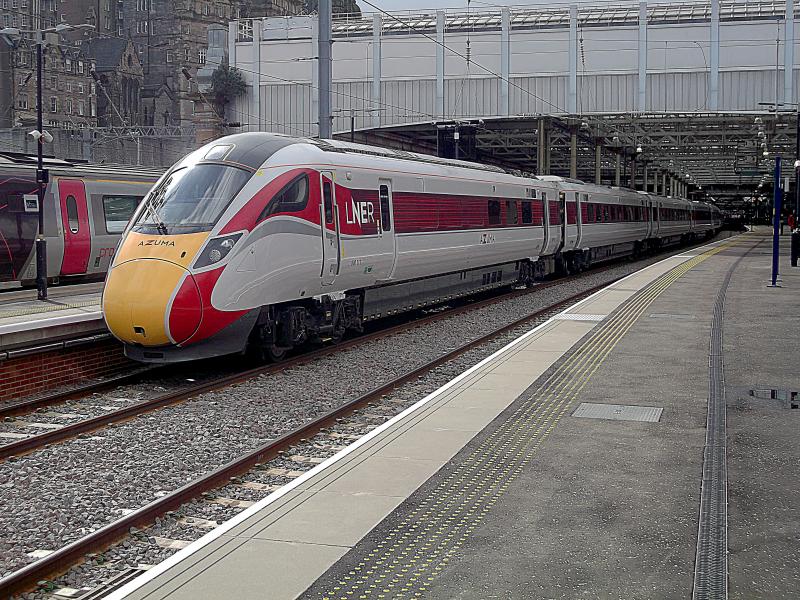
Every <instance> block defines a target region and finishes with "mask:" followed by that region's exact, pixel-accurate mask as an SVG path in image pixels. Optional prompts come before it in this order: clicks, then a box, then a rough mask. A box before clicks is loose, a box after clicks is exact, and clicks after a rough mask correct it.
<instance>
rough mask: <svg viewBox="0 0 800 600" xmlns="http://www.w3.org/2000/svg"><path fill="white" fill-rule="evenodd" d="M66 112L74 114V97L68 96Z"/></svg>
mask: <svg viewBox="0 0 800 600" xmlns="http://www.w3.org/2000/svg"><path fill="white" fill-rule="evenodd" d="M64 112H65V113H66V114H68V115H71V114H72V98H67V102H66V104H65V106H64Z"/></svg>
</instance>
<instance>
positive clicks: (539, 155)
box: [536, 117, 550, 175]
mask: <svg viewBox="0 0 800 600" xmlns="http://www.w3.org/2000/svg"><path fill="white" fill-rule="evenodd" d="M536 174H537V175H549V174H550V123H549V122H548V120H547V119H546V118H544V117H542V118H541V119H539V124H538V125H537V127H536Z"/></svg>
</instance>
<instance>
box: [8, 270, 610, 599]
mask: <svg viewBox="0 0 800 600" xmlns="http://www.w3.org/2000/svg"><path fill="white" fill-rule="evenodd" d="M619 279H621V277H617V278H614V279H612V280H610V281H607V282H605V283H602V284H600V285H597V286H594V287H592V288H590V289H588V290H584V291H582V292H579V293H577V294H573V295H572V296H570V297H568V298H565V299H563V300H560V301H558V302H556V303H553V304H551V305H549V306H547V307H545V308H543V309H540V310H537V311H535V312H533V313H530V314H528V315H526V316H524V317H521V318H519V319H516V320H515V321H513V322H511V323H508V324H506V325H503V326H502V327H499V328H497V329H495V330H494V331H491V332H489V333H487V334H484V335H481V336H479V337H477V338H475V339H473V340H472V341H469V342H467V343H465V344H463V345H462V346H460V347H458V348H455V349H453V350H451V351H449V352H446V353H445V354H442V355H441V356H439V357H437V358H435V359H433V360H431V361H429V362H427V363H426V364H424V365H421V366H419V367H416V368H414V369H411V370H409V371H407V372H406V373H404V374H402V375H400V376H398V377H396V378H394V379H392V380H391V381H389V382H386V383H384V384H382V385H380V386H378V387H377V388H375V389H373V390H371V391H369V392H367V393H366V394H363V395H362V396H359V397H358V398H354V399H352V400H350V401H348V402H345V403H344V404H342V405H340V406H338V407H336V408H334V409H332V410H330V411H328V412H326V413H325V414H323V415H321V416H319V417H317V418H315V419H312V420H311V421H309V422H308V423H306V424H304V425H301V426H300V427H298V428H296V429H294V430H292V431H289V432H287V433H285V434H284V435H282V436H280V437H278V438H276V439H274V440H270V441H269V442H267V443H265V444H264V445H262V446H260V447H258V448H256V449H255V450H253V451H251V452H249V453H247V454H244V455H242V456H240V457H239V458H237V459H234V460H232V461H230V462H228V463H227V464H225V465H222V466H221V467H218V468H217V469H215V470H214V471H212V472H210V473H208V474H206V475H204V476H202V477H199V478H198V479H195V480H194V481H191V482H189V483H187V484H186V485H184V486H183V487H181V488H179V489H177V490H175V491H173V492H171V493H169V494H167V495H166V496H163V497H162V498H159V499H157V500H154V501H153V502H151V503H150V504H148V505H146V506H144V507H142V508H140V509H138V510H136V511H134V512H132V513H130V514H129V515H126V516H125V517H122V518H120V519H118V520H116V521H114V522H113V523H109V524H108V525H106V526H105V527H102V528H101V529H98V530H97V531H95V532H93V533H90V534H89V535H87V536H85V537H83V538H81V539H79V540H76V541H74V542H72V543H71V544H68V545H67V546H64V547H63V548H61V549H59V550H56V551H55V552H53V553H52V554H49V555H48V556H45V557H44V558H41V559H39V560H38V561H36V562H34V563H31V564H29V565H27V566H25V567H23V568H22V569H19V570H18V571H16V572H14V573H12V574H11V575H8V576H6V577H5V578H3V579H0V597H3V598H4V597H8V596H11V595H12V594H15V593H21V592H25V591H28V590H30V589H31V588H33V587H34V586H35V585H36V584H37V583H38V582H40V581H42V580H47V579H48V578H52V577H54V576H57V575H59V574H61V573H63V572H65V571H66V570H68V569H69V568H71V567H72V566H74V565H75V564H78V563H80V562H82V560H83V558H84V557H85V556H86V555H87V554H89V553H97V552H101V551H103V550H104V549H106V548H108V547H109V546H110V545H112V544H113V543H114V542H116V541H118V540H120V539H122V538H124V537H125V536H126V535H128V533H129V531H130V529H131V528H132V527H133V528H137V529H141V528H142V527H144V526H147V525H149V524H151V523H153V522H154V521H155V519H156V518H157V517H160V516H162V515H164V514H165V513H167V512H169V511H172V510H176V509H177V508H179V507H180V506H181V505H183V504H185V503H187V502H188V501H190V500H192V499H194V498H196V497H197V496H199V495H201V494H202V493H204V492H207V491H209V490H212V489H214V488H217V487H221V486H224V485H227V484H229V483H230V480H231V478H232V477H235V476H238V475H241V474H242V473H244V472H246V471H248V470H250V469H251V468H253V467H254V466H256V465H258V464H260V463H263V462H265V461H267V460H270V459H272V458H274V457H276V456H278V454H279V453H281V452H283V451H285V450H286V449H287V448H288V447H291V446H292V445H293V444H295V443H297V442H300V441H301V440H305V439H307V438H309V437H310V436H312V435H315V434H316V433H318V432H319V431H320V430H321V429H324V428H325V427H327V426H329V425H331V424H333V423H335V422H336V420H337V419H341V418H342V417H345V416H347V415H349V414H351V413H353V412H355V411H356V410H358V409H360V408H362V407H364V406H365V405H367V404H369V403H370V402H372V401H373V400H375V399H377V398H380V397H381V396H382V395H384V394H387V393H389V392H391V391H392V390H394V389H396V388H398V387H400V386H401V385H403V384H404V383H406V382H408V381H412V380H414V379H417V378H418V377H420V376H421V375H424V374H426V373H428V372H429V371H431V370H433V369H435V368H436V367H438V366H440V365H442V364H443V363H446V362H448V361H450V360H453V359H454V358H457V357H458V356H460V355H462V354H464V353H465V352H468V351H470V350H472V349H474V348H476V347H478V346H481V345H483V344H485V343H487V342H489V341H491V340H492V339H494V338H496V337H498V336H500V335H503V334H505V333H507V332H509V331H511V330H513V329H515V328H517V327H520V326H522V325H525V324H527V323H529V322H531V321H534V320H536V319H541V318H543V317H544V316H546V315H547V314H548V313H552V312H553V311H557V310H561V309H562V308H563V307H565V306H567V305H570V304H572V303H575V302H576V301H578V300H579V299H581V298H584V297H587V296H589V295H591V294H593V293H595V292H597V291H599V290H601V289H603V288H605V287H607V286H608V285H611V284H613V283H614V282H616V281H618V280H619ZM560 281H561V282H563V280H560ZM534 289H535V288H534ZM505 297H507V296H505ZM473 306H474V305H473ZM442 314H446V315H452V314H453V313H452V312H447V313H442ZM415 323H419V322H418V321H417V322H415ZM401 327H403V326H397V327H395V328H392V329H397V328H401ZM405 327H406V328H408V326H407V325H406V326H405ZM358 339H363V338H357V339H356V340H358ZM356 340H353V341H356ZM333 348H335V349H337V350H338V349H340V348H341V345H340V346H334V347H333ZM321 353H322V351H317V352H313V353H311V354H307V355H302V356H301V357H300V358H306V360H313V358H312V355H316V356H319V355H320V354H321ZM284 364H285V363H281V364H280V365H273V366H271V367H269V368H270V369H273V368H278V367H281V366H283V365H284ZM237 377H240V376H237ZM217 383H218V382H211V383H209V384H208V386H209V387H210V386H213V385H215V384H217Z"/></svg>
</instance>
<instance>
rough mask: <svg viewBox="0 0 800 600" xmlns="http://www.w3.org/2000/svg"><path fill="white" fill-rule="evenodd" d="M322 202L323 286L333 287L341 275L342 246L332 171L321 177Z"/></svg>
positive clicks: (324, 173)
mask: <svg viewBox="0 0 800 600" xmlns="http://www.w3.org/2000/svg"><path fill="white" fill-rule="evenodd" d="M319 182H320V190H321V191H322V194H321V195H322V202H321V203H320V206H319V218H320V234H321V236H322V270H321V272H320V277H322V285H332V284H333V281H334V280H335V279H336V276H337V275H338V274H339V268H340V263H341V254H342V253H341V245H340V243H339V210H338V207H337V206H336V187H335V186H336V183H335V182H334V179H333V173H332V172H331V171H322V172H321V173H320V175H319Z"/></svg>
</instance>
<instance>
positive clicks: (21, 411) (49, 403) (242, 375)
mask: <svg viewBox="0 0 800 600" xmlns="http://www.w3.org/2000/svg"><path fill="white" fill-rule="evenodd" d="M606 268H610V267H602V268H600V269H595V270H593V271H591V273H593V274H596V273H601V272H602V271H603V270H605V269H606ZM580 277H581V275H580V274H579V275H575V276H572V277H568V278H562V279H557V280H553V281H549V282H546V283H541V284H538V285H536V286H534V287H532V288H526V289H521V290H512V291H509V292H507V293H504V294H495V295H493V296H491V297H489V298H485V299H482V300H478V301H476V302H471V303H468V304H462V305H460V306H457V307H455V308H450V309H447V310H442V311H437V312H433V313H431V314H427V315H426V316H423V317H420V318H417V319H415V320H412V321H406V322H403V323H400V324H397V325H394V326H391V327H388V328H382V329H378V330H376V331H374V332H371V333H367V334H364V335H360V336H358V337H355V338H351V339H349V340H346V341H343V342H340V343H338V344H336V345H330V346H324V347H322V348H319V349H317V350H312V351H309V352H304V353H302V354H298V355H296V356H293V357H291V358H289V359H288V360H285V361H282V362H280V363H275V364H269V365H263V366H258V367H255V368H252V369H247V370H244V371H240V372H235V373H233V374H230V375H226V376H222V377H218V378H212V379H211V380H209V381H204V382H201V383H198V384H196V385H189V386H182V387H181V388H179V389H177V390H174V391H168V392H166V393H163V394H159V395H156V396H154V397H152V398H149V399H147V400H144V401H142V402H137V403H134V404H130V405H128V406H125V407H123V408H120V409H118V410H113V411H109V412H105V413H103V414H100V415H97V416H93V417H91V418H87V419H82V420H80V421H77V422H74V423H70V424H66V425H61V424H59V423H57V422H55V423H47V422H40V421H38V420H37V421H36V422H34V423H33V425H39V426H40V428H46V429H47V430H46V431H44V432H43V433H38V434H34V435H30V436H27V437H20V438H19V439H16V440H14V441H12V442H9V443H6V444H3V445H0V460H6V459H8V458H11V457H14V456H20V455H22V454H25V453H28V452H33V451H35V450H38V449H41V448H43V447H45V446H48V445H50V444H54V443H57V442H62V441H66V440H69V439H72V438H75V437H76V436H79V435H82V434H85V433H88V432H91V431H94V430H97V429H99V428H101V427H104V426H107V425H111V424H113V423H118V422H120V421H125V420H128V419H131V418H134V417H137V416H140V415H143V414H145V413H148V412H151V411H153V410H157V409H159V408H164V407H165V406H170V405H173V404H178V403H180V402H184V401H186V400H189V399H191V398H193V397H195V396H198V395H200V394H204V393H207V392H212V391H215V390H219V389H223V388H226V387H229V386H231V385H235V384H237V383H242V382H245V381H248V380H250V379H252V378H254V377H259V376H262V375H270V374H272V373H276V372H280V371H285V370H287V369H290V368H292V367H296V366H299V365H302V364H306V363H308V362H311V361H314V360H316V359H318V358H321V357H324V356H328V355H330V354H332V353H334V352H339V351H341V350H345V349H348V348H352V347H355V346H359V345H362V344H366V343H368V342H372V341H375V340H378V339H381V338H385V337H389V336H391V335H394V334H397V333H400V332H403V331H408V330H409V329H412V328H414V327H420V326H424V325H427V324H429V323H434V322H436V321H440V320H442V319H445V318H450V317H453V316H458V315H459V314H463V313H466V312H470V311H474V310H478V309H481V308H485V307H489V306H492V305H493V304H497V303H499V302H505V301H507V300H509V299H513V298H514V297H517V296H521V295H524V294H528V293H534V292H536V291H539V290H542V289H545V288H548V287H553V286H557V285H561V284H563V283H564V282H565V281H569V280H571V279H575V278H580ZM163 370H164V367H155V368H151V369H147V370H144V371H139V372H136V373H132V374H125V375H121V376H119V377H116V378H112V379H109V380H107V381H103V382H94V383H91V384H88V385H86V386H83V387H79V388H75V389H70V390H68V391H65V392H60V393H53V394H49V395H47V396H42V397H40V398H35V399H32V400H26V401H22V402H17V403H14V404H10V405H6V406H4V407H2V408H0V420H6V421H8V420H10V419H14V418H16V417H18V416H21V415H32V414H35V412H34V411H37V410H39V409H42V408H45V407H53V406H58V405H60V404H64V403H66V402H68V401H70V400H73V399H78V398H82V397H85V396H88V395H89V394H92V393H98V392H107V391H110V390H113V389H114V388H115V387H117V386H122V385H127V384H130V383H133V382H136V381H138V380H140V379H141V378H142V377H143V376H145V375H152V374H154V373H156V374H157V373H159V372H161V371H163ZM23 423H25V424H27V423H26V422H24V421H23ZM12 424H13V421H12ZM14 435H25V434H14ZM1 436H2V434H0V437H1Z"/></svg>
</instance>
